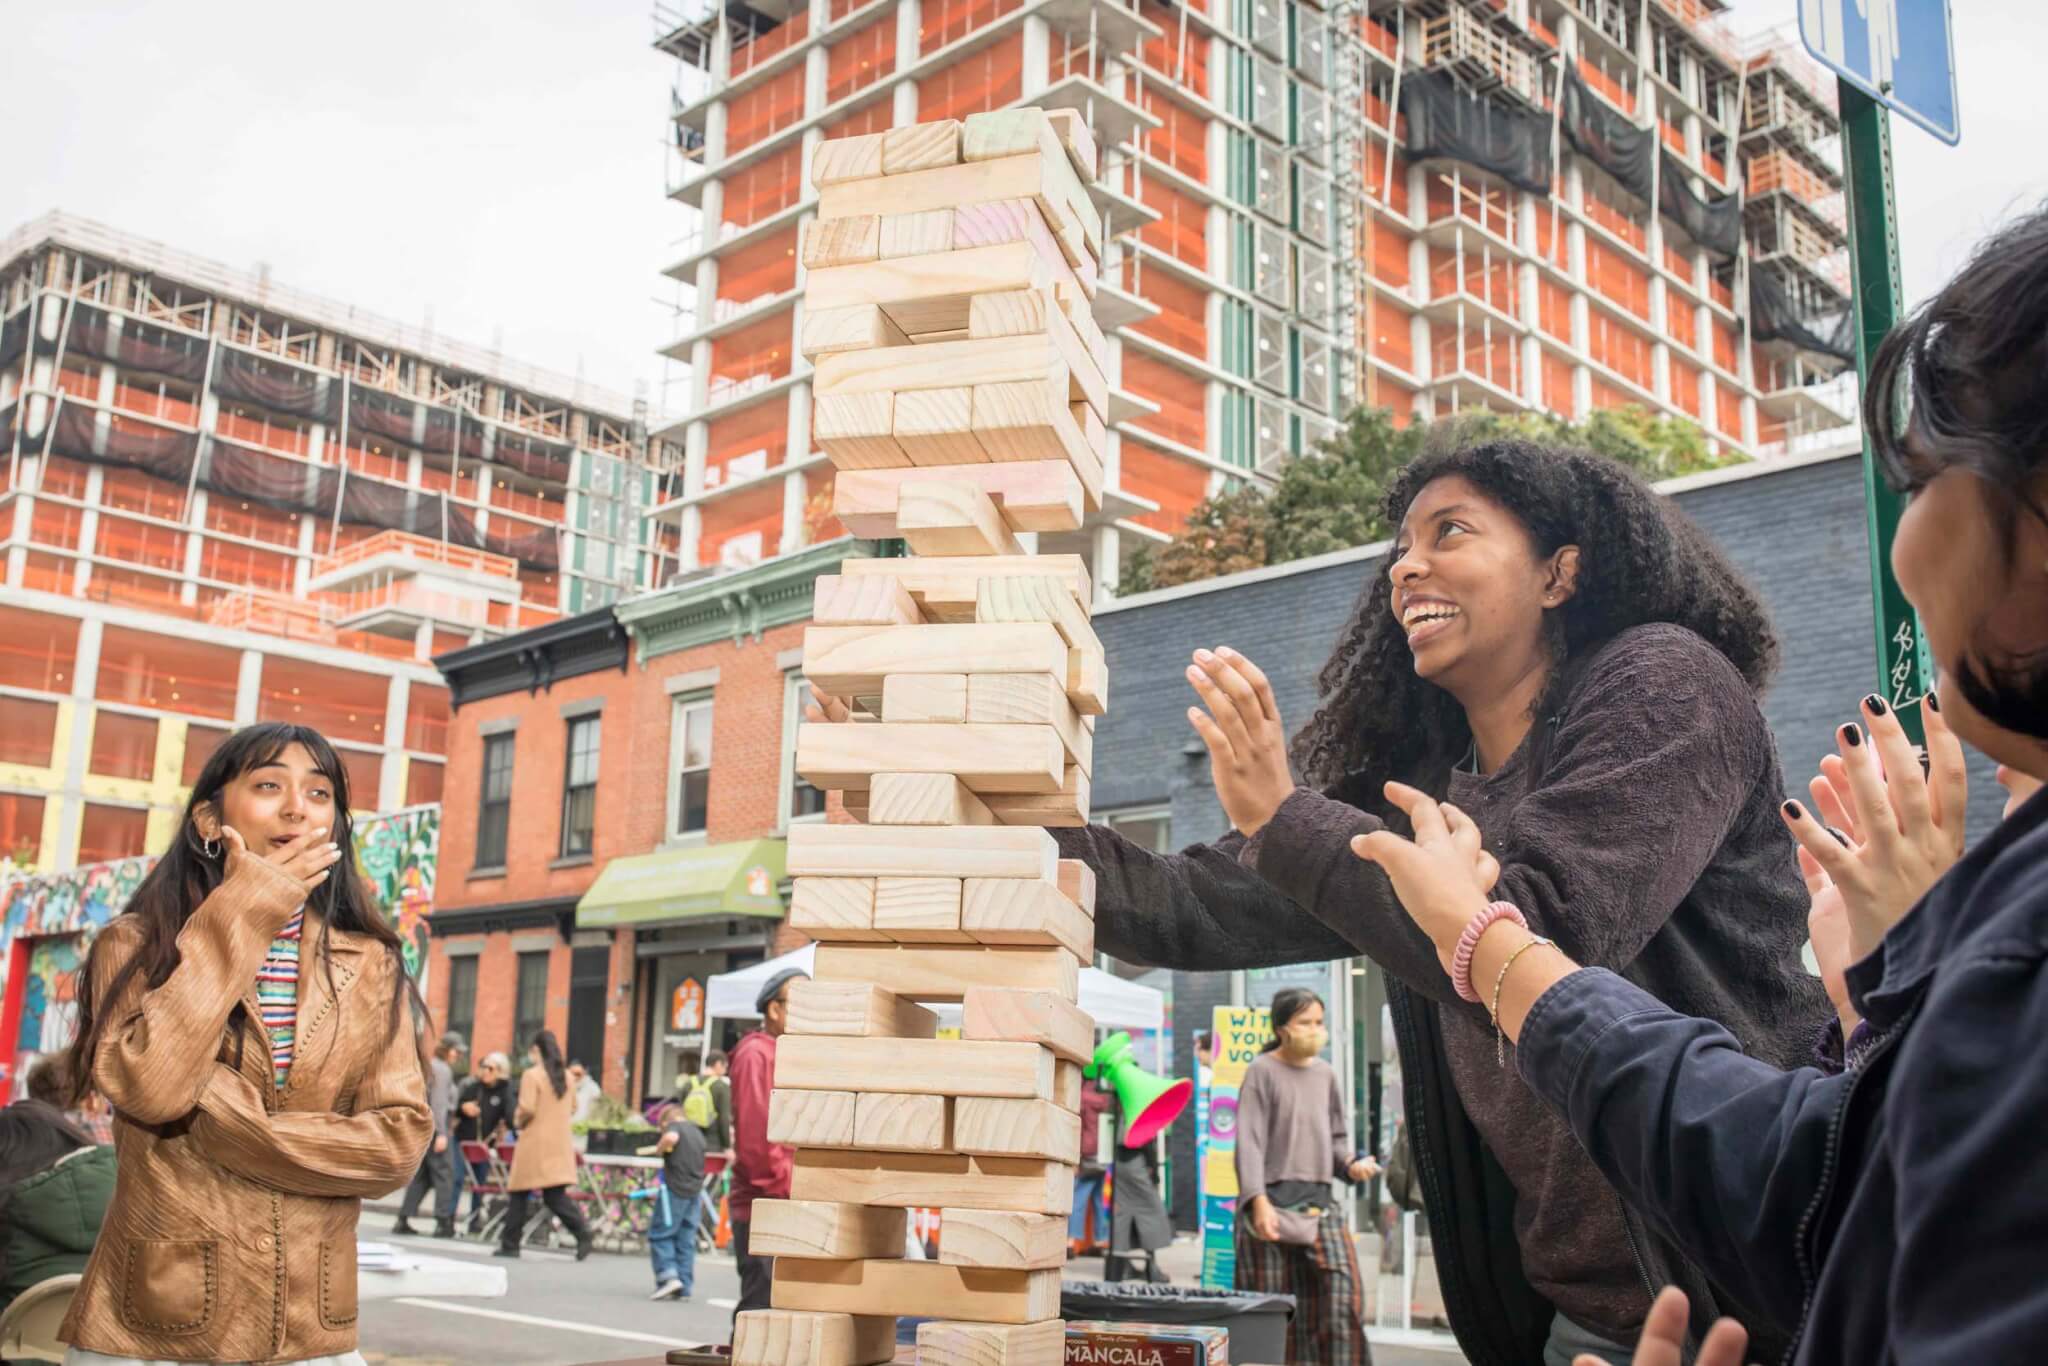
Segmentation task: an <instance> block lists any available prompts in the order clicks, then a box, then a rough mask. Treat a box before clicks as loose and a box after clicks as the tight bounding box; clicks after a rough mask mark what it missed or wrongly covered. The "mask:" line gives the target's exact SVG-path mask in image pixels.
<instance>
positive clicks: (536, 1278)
mask: <svg viewBox="0 0 2048 1366" xmlns="http://www.w3.org/2000/svg"><path fill="white" fill-rule="evenodd" d="M389 1226H390V1225H389V1220H388V1217H383V1218H380V1217H379V1216H378V1215H377V1213H375V1212H374V1211H370V1210H365V1211H364V1217H363V1230H362V1236H363V1237H364V1238H367V1239H376V1240H380V1241H383V1240H388V1241H390V1242H393V1243H398V1244H402V1245H405V1246H410V1247H416V1248H417V1249H418V1250H419V1251H421V1252H423V1253H428V1254H431V1255H434V1256H447V1257H471V1258H476V1259H478V1260H480V1261H482V1262H484V1263H486V1264H489V1265H493V1266H502V1267H505V1268H506V1269H507V1271H508V1273H509V1280H510V1287H509V1293H508V1294H507V1295H506V1296H505V1298H504V1299H489V1300H484V1299H467V1298H448V1299H409V1300H369V1301H365V1302H364V1304H363V1306H362V1310H361V1318H360V1321H359V1332H360V1337H361V1350H362V1353H363V1356H364V1358H365V1359H366V1360H367V1361H369V1362H370V1363H371V1366H471V1364H472V1363H481V1362H489V1363H493V1366H497V1364H498V1363H503V1366H516V1364H517V1363H532V1366H580V1364H581V1363H594V1362H622V1361H635V1360H639V1361H652V1362H659V1361H660V1360H661V1357H662V1354H663V1353H664V1352H665V1351H666V1350H667V1349H668V1348H670V1347H674V1346H679V1345H682V1344H685V1343H702V1342H724V1341H726V1340H727V1338H728V1335H729V1330H730V1324H731V1321H732V1308H733V1303H734V1301H735V1299H736V1298H737V1297H738V1294H739V1277H738V1274H737V1272H736V1271H735V1270H734V1268H733V1263H732V1259H731V1257H729V1256H726V1255H724V1254H716V1255H713V1256H710V1257H707V1258H702V1259H700V1260H699V1261H698V1264H697V1285H696V1291H695V1293H694V1294H693V1295H692V1296H691V1298H690V1300H689V1301H688V1302H687V1303H675V1302H666V1301H665V1302H655V1301H652V1300H649V1299H648V1298H647V1297H648V1295H650V1294H651V1293H652V1292H653V1290H654V1275H653V1272H652V1269H651V1268H650V1267H649V1265H648V1262H647V1259H646V1258H645V1257H627V1256H618V1255H612V1254H607V1253H603V1252H599V1253H594V1254H592V1256H591V1257H590V1259H589V1260H588V1261H585V1262H580V1263H579V1262H577V1261H576V1260H575V1259H574V1258H573V1257H572V1256H570V1255H569V1254H568V1253H567V1252H566V1251H565V1252H548V1251H541V1250H537V1249H533V1248H529V1249H527V1250H526V1253H525V1255H524V1256H522V1257H520V1258H518V1259H516V1260H506V1261H500V1260H497V1259H494V1258H492V1257H491V1255H490V1249H489V1248H488V1247H486V1246H482V1245H480V1244H477V1243H473V1242H467V1241H462V1240H456V1241H443V1240H438V1239H429V1238H397V1237H393V1236H392V1235H390V1234H389V1233H388V1232H386V1230H387V1229H388V1228H389ZM1082 1265H1083V1267H1084V1268H1089V1267H1091V1266H1092V1264H1090V1263H1084V1264H1082ZM1373 1360H1374V1362H1375V1363H1376V1366H1462V1362H1463V1360H1464V1359H1463V1358H1462V1357H1460V1356H1458V1355H1457V1354H1456V1353H1453V1352H1444V1351H1431V1350H1423V1349H1417V1348H1409V1347H1399V1346H1394V1345H1391V1344H1385V1343H1382V1344H1377V1345H1375V1346H1374V1348H1373Z"/></svg>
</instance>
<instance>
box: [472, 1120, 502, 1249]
mask: <svg viewBox="0 0 2048 1366" xmlns="http://www.w3.org/2000/svg"><path fill="white" fill-rule="evenodd" d="M462 1160H463V1161H464V1162H467V1163H468V1164H469V1187H470V1189H471V1190H473V1191H475V1192H476V1194H477V1196H478V1197H480V1198H479V1199H478V1200H477V1209H478V1212H479V1213H480V1214H481V1215H482V1216H483V1223H482V1224H480V1225H479V1226H478V1228H477V1232H476V1235H475V1236H476V1238H477V1240H478V1241H479V1242H486V1243H488V1242H495V1241H496V1240H497V1237H498V1229H499V1227H500V1226H501V1225H502V1224H503V1223H504V1222H505V1200H506V1197H507V1196H508V1195H509V1194H510V1192H509V1191H507V1190H506V1189H505V1177H506V1174H507V1171H508V1168H507V1166H506V1163H505V1161H504V1159H503V1158H501V1157H500V1156H499V1155H498V1154H497V1153H496V1152H494V1151H493V1150H492V1149H491V1147H490V1146H489V1145H488V1144H484V1143H479V1142H477V1141H476V1140H475V1139H473V1138H465V1139H463V1140H462ZM479 1164H481V1165H482V1166H483V1169H484V1175H483V1176H482V1177H479V1176H477V1174H476V1169H477V1167H478V1165H479Z"/></svg>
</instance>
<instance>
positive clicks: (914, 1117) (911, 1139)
mask: <svg viewBox="0 0 2048 1366" xmlns="http://www.w3.org/2000/svg"><path fill="white" fill-rule="evenodd" d="M853 1146H854V1147H856V1148H861V1149H867V1150H878V1151H884V1152H897V1153H942V1152H946V1151H948V1150H949V1149H951V1148H952V1146H953V1102H952V1101H951V1100H950V1099H949V1098H948V1097H945V1096H930V1095H915V1094H909V1093H905V1092H900V1091H895V1092H892V1091H867V1092H863V1093H862V1094H861V1096H860V1099H859V1100H858V1101H856V1102H855V1104H854V1109H853ZM1077 1152H1078V1150H1077ZM1075 1160H1076V1161H1079V1160H1080V1159H1079V1157H1078V1156H1077V1157H1076V1158H1075ZM902 1251H903V1244H902V1242H901V1241H900V1240H899V1241H898V1242H897V1244H896V1252H897V1253H898V1254H900V1253H901V1252H902ZM873 1255H875V1256H884V1255H887V1254H884V1253H876V1254H873Z"/></svg>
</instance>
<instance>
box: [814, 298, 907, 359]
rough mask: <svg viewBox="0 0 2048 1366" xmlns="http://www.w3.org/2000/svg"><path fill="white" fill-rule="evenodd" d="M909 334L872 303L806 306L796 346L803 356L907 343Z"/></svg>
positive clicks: (904, 344) (816, 356)
mask: <svg viewBox="0 0 2048 1366" xmlns="http://www.w3.org/2000/svg"><path fill="white" fill-rule="evenodd" d="M908 345H910V338H909V336H908V335H906V334H905V333H904V331H903V330H902V329H901V328H899V327H897V326H896V324H894V323H892V322H890V321H889V315H888V314H886V313H884V312H883V311H882V310H881V309H880V308H878V307H876V306H875V305H874V304H854V305H853V306H852V307H850V308H820V309H810V310H806V311H805V313H804V325H803V332H802V339H801V341H800V342H799V344H798V348H797V349H798V350H800V351H801V352H803V355H804V358H805V359H806V360H815V359H817V358H818V357H819V356H829V355H831V354H833V353H834V352H838V351H865V350H867V349H869V348H870V347H875V346H908Z"/></svg>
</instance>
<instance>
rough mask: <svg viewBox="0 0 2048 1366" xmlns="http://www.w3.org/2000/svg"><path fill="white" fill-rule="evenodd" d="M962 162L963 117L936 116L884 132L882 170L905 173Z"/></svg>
mask: <svg viewBox="0 0 2048 1366" xmlns="http://www.w3.org/2000/svg"><path fill="white" fill-rule="evenodd" d="M959 164H960V120H958V119H934V120H932V121H931V122H930V123H913V124H909V125H906V126H905V127H902V128H891V129H889V130H888V131H887V132H885V133H883V134H882V174H883V175H902V174H903V173H905V172H906V171H926V170H930V169H932V168H933V167H936V166H957V165H959Z"/></svg>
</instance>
